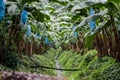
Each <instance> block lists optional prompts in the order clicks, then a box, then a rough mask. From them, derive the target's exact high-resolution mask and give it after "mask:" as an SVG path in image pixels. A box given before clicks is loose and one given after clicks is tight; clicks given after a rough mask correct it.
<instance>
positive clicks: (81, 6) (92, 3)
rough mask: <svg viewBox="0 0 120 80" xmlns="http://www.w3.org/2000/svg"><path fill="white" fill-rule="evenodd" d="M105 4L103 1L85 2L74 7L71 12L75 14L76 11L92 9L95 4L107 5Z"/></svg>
mask: <svg viewBox="0 0 120 80" xmlns="http://www.w3.org/2000/svg"><path fill="white" fill-rule="evenodd" d="M105 2H106V1H102V0H99V1H84V2H81V3H80V4H77V5H76V6H74V7H73V8H72V9H71V12H72V13H74V12H75V11H76V10H80V9H84V8H87V7H90V6H92V5H94V4H98V3H105Z"/></svg>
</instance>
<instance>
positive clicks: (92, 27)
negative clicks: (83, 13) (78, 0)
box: [89, 8, 95, 30]
mask: <svg viewBox="0 0 120 80" xmlns="http://www.w3.org/2000/svg"><path fill="white" fill-rule="evenodd" d="M94 13H95V11H94V10H93V8H90V15H94ZM89 26H90V29H91V30H94V28H95V21H94V20H91V21H89Z"/></svg>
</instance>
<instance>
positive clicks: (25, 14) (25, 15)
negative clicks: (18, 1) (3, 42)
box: [21, 10, 28, 24]
mask: <svg viewBox="0 0 120 80" xmlns="http://www.w3.org/2000/svg"><path fill="white" fill-rule="evenodd" d="M27 19H28V12H27V11H26V10H22V12H21V22H22V23H23V24H26V23H27Z"/></svg>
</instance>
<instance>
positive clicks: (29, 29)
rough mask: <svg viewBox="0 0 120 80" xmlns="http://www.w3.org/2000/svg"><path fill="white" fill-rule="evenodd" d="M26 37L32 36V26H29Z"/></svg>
mask: <svg viewBox="0 0 120 80" xmlns="http://www.w3.org/2000/svg"><path fill="white" fill-rule="evenodd" d="M26 35H27V36H30V35H31V26H30V25H28V26H27V31H26Z"/></svg>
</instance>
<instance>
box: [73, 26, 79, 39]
mask: <svg viewBox="0 0 120 80" xmlns="http://www.w3.org/2000/svg"><path fill="white" fill-rule="evenodd" d="M72 28H73V36H74V37H77V36H78V33H77V32H76V31H75V30H76V25H74V26H73V27H72Z"/></svg>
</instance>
